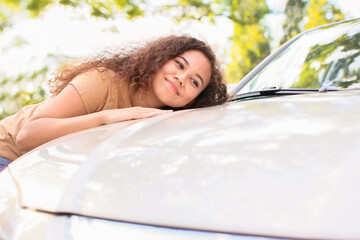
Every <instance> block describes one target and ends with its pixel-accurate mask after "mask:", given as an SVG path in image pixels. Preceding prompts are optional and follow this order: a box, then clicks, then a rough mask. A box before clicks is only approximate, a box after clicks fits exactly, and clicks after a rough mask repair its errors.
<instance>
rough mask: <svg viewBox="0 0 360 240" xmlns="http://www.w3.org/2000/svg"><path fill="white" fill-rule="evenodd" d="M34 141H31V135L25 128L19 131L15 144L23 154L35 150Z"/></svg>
mask: <svg viewBox="0 0 360 240" xmlns="http://www.w3.org/2000/svg"><path fill="white" fill-rule="evenodd" d="M33 140H34V139H31V134H29V131H27V130H26V129H24V128H23V129H21V130H20V131H19V133H18V135H17V136H16V140H15V142H16V145H17V147H18V149H19V150H20V151H21V152H22V153H26V152H28V151H30V150H32V149H33V148H34V147H33V146H31V143H32V142H33Z"/></svg>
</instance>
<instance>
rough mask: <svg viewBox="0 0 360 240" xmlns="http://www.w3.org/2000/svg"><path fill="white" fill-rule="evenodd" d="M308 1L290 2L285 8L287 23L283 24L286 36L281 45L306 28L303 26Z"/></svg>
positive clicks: (296, 0)
mask: <svg viewBox="0 0 360 240" xmlns="http://www.w3.org/2000/svg"><path fill="white" fill-rule="evenodd" d="M307 1H308V0H288V2H287V3H286V7H285V15H286V21H285V23H284V24H283V29H284V35H283V37H282V39H281V40H280V44H283V43H285V42H286V41H288V40H289V39H290V38H292V37H294V36H295V35H297V34H298V33H300V32H301V31H302V30H303V28H304V26H303V24H302V22H303V20H304V18H305V16H306V3H307Z"/></svg>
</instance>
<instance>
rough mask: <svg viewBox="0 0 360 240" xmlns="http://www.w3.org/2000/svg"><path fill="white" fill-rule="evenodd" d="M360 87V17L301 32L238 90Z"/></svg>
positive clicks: (241, 91)
mask: <svg viewBox="0 0 360 240" xmlns="http://www.w3.org/2000/svg"><path fill="white" fill-rule="evenodd" d="M269 87H271V88H282V89H284V88H285V89H299V88H301V89H303V88H305V89H310V88H320V87H327V88H330V89H331V88H337V89H338V88H341V89H345V88H359V87H360V20H357V21H351V22H345V23H341V24H337V25H331V26H328V27H325V28H320V29H315V30H313V31H309V32H308V33H306V34H304V35H303V36H301V37H300V38H299V39H298V40H296V41H295V42H294V43H293V44H291V45H290V46H289V47H288V48H286V49H285V50H284V51H283V52H282V53H281V54H280V55H279V56H278V57H277V58H275V59H274V60H273V61H272V62H270V63H269V64H268V65H267V66H266V67H265V68H264V69H262V71H260V72H259V73H258V74H257V75H255V76H254V77H253V78H252V79H251V80H250V81H249V82H248V83H247V84H245V85H244V87H242V88H241V89H240V91H239V92H238V93H237V94H241V93H246V92H252V91H260V90H263V89H264V88H269Z"/></svg>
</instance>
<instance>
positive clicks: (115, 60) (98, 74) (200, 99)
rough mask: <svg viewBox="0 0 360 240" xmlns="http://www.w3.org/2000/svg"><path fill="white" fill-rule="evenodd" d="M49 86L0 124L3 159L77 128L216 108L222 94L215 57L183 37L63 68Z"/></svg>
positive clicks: (199, 45)
mask: <svg viewBox="0 0 360 240" xmlns="http://www.w3.org/2000/svg"><path fill="white" fill-rule="evenodd" d="M49 85H50V92H51V93H52V97H51V98H50V99H48V100H46V101H44V102H42V103H40V104H37V105H30V106H25V107H23V108H22V109H21V110H20V111H19V112H18V113H16V114H15V115H13V116H9V117H7V118H5V119H4V120H2V121H1V122H0V157H2V158H3V159H8V160H10V161H13V160H15V159H16V158H18V157H19V156H21V155H22V154H24V153H25V152H28V151H30V150H31V149H34V148H36V147H37V146H40V145H41V144H43V143H46V142H48V141H50V140H53V139H55V138H58V137H61V136H64V135H66V134H70V133H73V132H76V131H80V130H84V129H88V128H92V127H96V126H100V125H103V124H110V123H115V122H120V121H126V120H131V119H140V118H148V117H153V116H157V115H160V114H164V113H168V112H171V111H172V110H174V109H186V108H197V107H206V106H212V105H217V104H221V103H224V102H225V101H226V100H227V97H228V96H227V94H226V86H225V85H224V84H223V83H222V76H221V72H220V70H219V66H218V63H217V62H216V58H215V55H214V53H213V52H212V50H211V49H210V47H209V46H208V45H206V43H204V42H202V41H200V40H197V39H195V38H192V37H189V36H168V37H163V38H159V39H157V40H154V41H151V42H149V43H147V44H145V45H144V46H141V47H136V48H132V49H130V50H129V49H123V50H121V51H120V53H118V54H109V53H108V52H105V53H103V54H102V55H101V56H97V57H96V58H93V59H89V60H86V61H82V62H77V63H74V64H72V65H69V66H67V67H65V68H64V69H63V70H62V71H60V72H59V73H58V74H57V75H56V76H55V77H54V78H52V79H51V80H50V81H49ZM4 162H5V163H4ZM7 163H8V162H7ZM0 164H1V163H0ZM3 165H6V160H3Z"/></svg>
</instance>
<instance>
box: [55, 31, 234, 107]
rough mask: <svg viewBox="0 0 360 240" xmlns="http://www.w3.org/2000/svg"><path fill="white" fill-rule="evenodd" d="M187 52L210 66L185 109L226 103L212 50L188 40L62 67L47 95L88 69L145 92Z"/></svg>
mask: <svg viewBox="0 0 360 240" xmlns="http://www.w3.org/2000/svg"><path fill="white" fill-rule="evenodd" d="M188 50H198V51H201V52H202V53H203V54H204V55H205V56H206V57H207V58H208V59H209V62H210V64H211V79H210V82H209V84H208V86H207V87H206V88H205V89H204V90H203V91H202V92H201V93H200V94H199V95H198V96H197V97H196V99H194V100H193V101H192V102H191V103H189V104H188V105H186V106H184V107H183V109H185V108H200V107H208V106H214V105H219V104H222V103H224V102H226V101H227V99H228V95H227V89H226V85H225V84H224V83H223V76H222V72H221V70H220V66H219V63H218V62H217V60H216V57H215V54H214V52H213V51H212V49H211V48H210V47H209V46H208V45H207V44H206V43H205V42H203V41H200V40H198V39H196V38H193V37H191V36H186V35H181V36H175V35H171V36H166V37H161V38H158V39H156V40H153V41H150V42H147V43H145V44H144V45H142V46H141V45H140V46H139V45H138V46H136V47H126V48H122V49H120V50H118V51H116V52H115V53H113V52H109V51H104V52H102V53H101V54H99V55H97V56H95V57H93V58H89V59H86V60H84V61H78V62H75V63H73V64H69V65H67V66H65V68H63V69H62V70H61V71H60V72H59V73H57V74H56V75H54V77H53V78H52V79H50V80H49V86H50V92H51V93H52V94H53V95H57V94H59V93H60V92H61V91H62V89H64V88H65V87H66V85H68V83H69V82H70V81H71V80H72V79H73V78H74V77H76V76H77V75H78V74H80V73H84V72H86V71H89V70H92V69H98V70H99V71H101V70H100V69H103V68H105V69H109V70H112V71H114V72H115V73H116V78H117V79H115V80H117V81H121V79H126V80H127V81H128V82H129V84H130V87H133V88H134V89H135V90H140V91H141V90H143V91H146V90H148V89H150V88H151V81H152V79H153V78H154V76H155V74H156V73H157V71H158V70H159V69H160V68H161V67H162V66H164V65H165V63H167V62H168V61H169V60H171V59H174V58H175V57H177V56H179V55H180V54H182V53H184V52H186V51H188Z"/></svg>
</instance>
